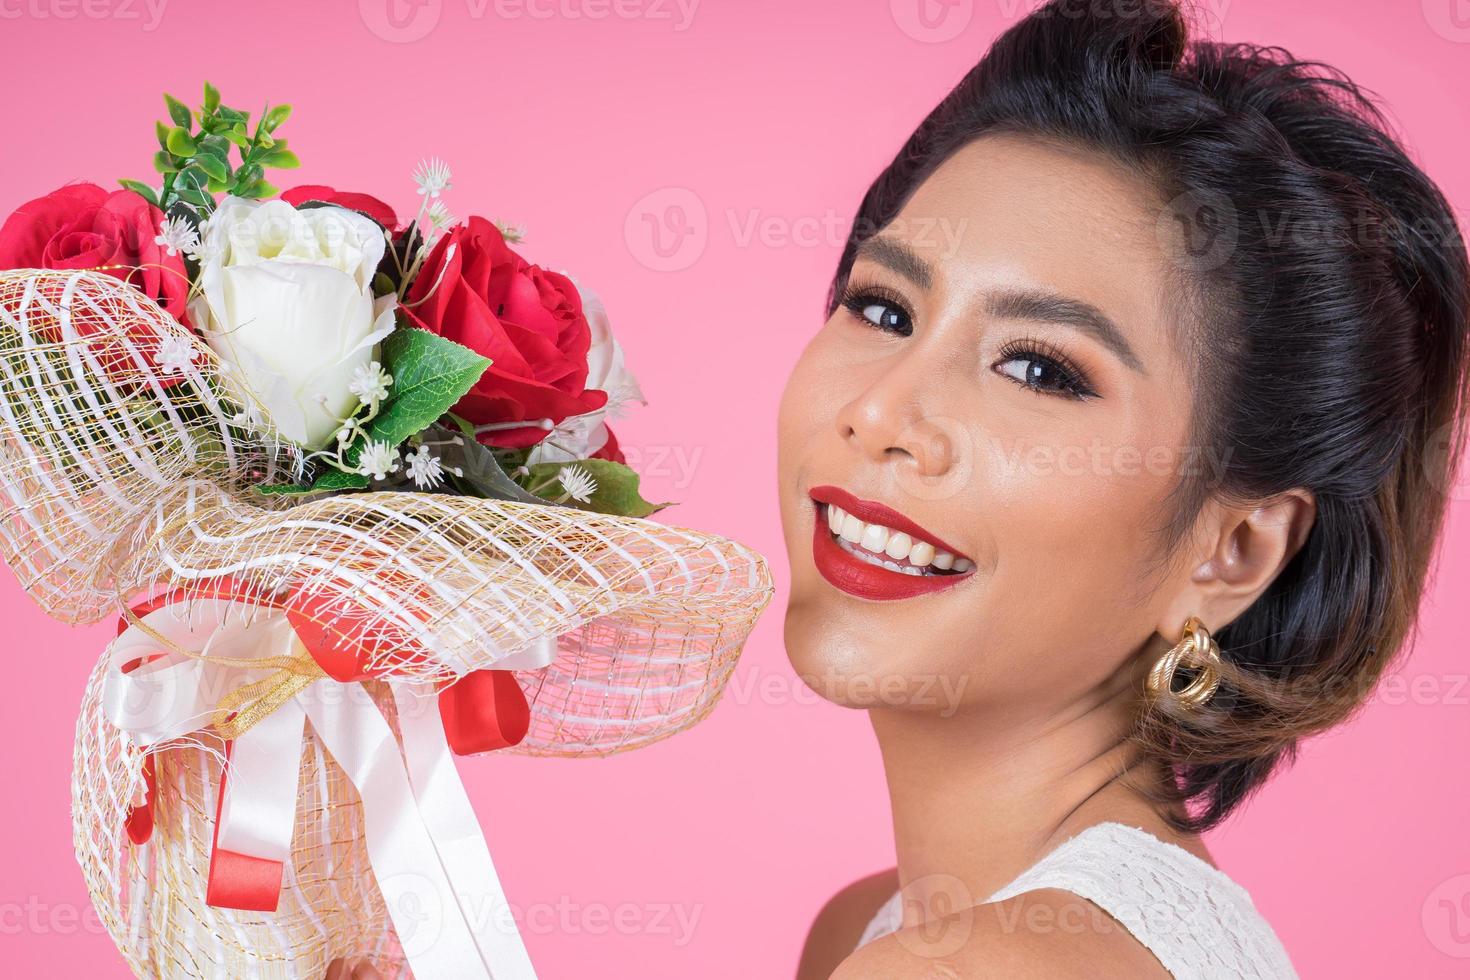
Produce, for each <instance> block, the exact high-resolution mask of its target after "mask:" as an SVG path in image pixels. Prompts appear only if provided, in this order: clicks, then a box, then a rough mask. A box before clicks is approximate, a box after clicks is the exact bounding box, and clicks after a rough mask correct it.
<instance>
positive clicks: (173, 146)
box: [167, 126, 199, 157]
mask: <svg viewBox="0 0 1470 980" xmlns="http://www.w3.org/2000/svg"><path fill="white" fill-rule="evenodd" d="M167 144H168V151H169V152H170V153H172V154H173V155H174V156H176V157H191V156H193V155H194V153H195V151H196V150H198V149H199V147H198V146H196V145H195V144H194V137H192V136H190V135H189V133H188V131H187V130H184V129H181V128H180V127H178V126H175V127H174V128H173V129H170V130H169V131H168V140H167Z"/></svg>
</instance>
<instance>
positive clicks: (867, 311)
mask: <svg viewBox="0 0 1470 980" xmlns="http://www.w3.org/2000/svg"><path fill="white" fill-rule="evenodd" d="M842 306H843V307H844V308H845V309H846V310H847V311H848V312H849V313H851V314H852V315H853V316H855V317H857V318H858V319H859V320H861V321H863V322H864V323H866V324H868V325H869V326H871V327H876V328H877V329H879V330H883V331H886V332H888V333H896V334H898V335H899V336H900V337H907V336H909V335H910V334H912V333H913V332H914V319H913V315H912V314H911V313H909V310H908V306H907V305H906V304H905V302H904V299H903V297H902V296H900V295H899V294H898V293H896V292H894V291H893V290H891V289H889V288H888V287H887V286H878V285H872V286H860V285H857V284H853V283H849V284H848V286H847V287H846V288H845V289H843V291H842Z"/></svg>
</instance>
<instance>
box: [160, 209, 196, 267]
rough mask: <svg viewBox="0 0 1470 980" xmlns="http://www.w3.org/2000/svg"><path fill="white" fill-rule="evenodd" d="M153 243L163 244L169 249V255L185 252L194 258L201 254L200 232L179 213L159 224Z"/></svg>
mask: <svg viewBox="0 0 1470 980" xmlns="http://www.w3.org/2000/svg"><path fill="white" fill-rule="evenodd" d="M153 244H155V245H162V246H163V247H164V248H166V249H168V254H169V255H178V254H179V253H180V252H183V253H184V254H185V255H187V256H189V257H190V258H194V257H195V256H196V255H198V254H199V234H198V232H196V231H195V230H194V229H193V228H192V227H190V225H189V222H187V221H185V220H184V219H183V218H181V217H179V216H178V215H175V216H173V217H172V218H164V219H163V221H162V222H161V223H160V224H159V226H158V236H157V237H156V238H154V239H153Z"/></svg>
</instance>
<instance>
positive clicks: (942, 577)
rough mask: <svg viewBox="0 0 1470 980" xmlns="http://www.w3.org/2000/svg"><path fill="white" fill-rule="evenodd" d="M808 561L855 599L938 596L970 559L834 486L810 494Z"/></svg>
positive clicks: (882, 508) (881, 507)
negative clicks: (811, 529) (813, 512)
mask: <svg viewBox="0 0 1470 980" xmlns="http://www.w3.org/2000/svg"><path fill="white" fill-rule="evenodd" d="M811 498H812V501H813V503H814V504H815V506H816V518H817V519H816V527H815V529H814V534H813V540H812V558H813V560H814V562H815V564H816V566H817V571H818V572H820V573H821V575H822V577H823V578H825V579H826V580H827V581H828V582H829V583H831V584H832V585H833V586H835V587H836V588H838V589H841V590H842V591H843V592H846V593H848V594H849V595H853V596H857V597H858V598H861V599H875V600H892V599H908V598H911V597H913V596H918V595H926V594H928V593H931V592H938V591H940V590H942V589H948V588H951V587H952V586H954V585H956V584H957V583H958V582H960V581H961V580H962V579H964V578H967V577H968V576H969V573H970V572H971V571H972V570H973V569H974V564H973V562H971V560H970V559H969V558H968V557H967V556H965V555H963V554H961V553H960V552H958V551H957V550H956V549H954V548H953V547H952V546H950V545H948V544H946V543H945V542H944V541H942V540H941V539H940V538H938V537H936V536H935V535H933V534H930V533H929V532H928V531H926V530H925V529H924V528H922V527H920V526H919V525H917V524H915V523H914V522H913V521H911V520H909V519H908V518H907V517H904V516H903V515H902V514H900V513H899V512H898V511H896V510H893V509H892V508H890V507H885V506H884V505H882V504H878V503H873V502H872V501H867V500H861V499H859V498H857V497H854V496H852V495H851V494H849V493H847V492H846V491H844V490H841V489H839V488H837V487H825V486H824V487H817V488H815V489H813V490H812V491H811Z"/></svg>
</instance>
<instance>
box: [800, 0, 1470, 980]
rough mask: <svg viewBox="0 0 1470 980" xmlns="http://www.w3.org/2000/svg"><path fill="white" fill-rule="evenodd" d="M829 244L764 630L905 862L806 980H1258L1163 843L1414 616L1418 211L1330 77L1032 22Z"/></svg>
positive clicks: (1284, 970) (975, 77)
mask: <svg viewBox="0 0 1470 980" xmlns="http://www.w3.org/2000/svg"><path fill="white" fill-rule="evenodd" d="M854 227H855V228H856V229H858V231H856V232H855V233H854V234H853V236H852V237H851V239H850V240H849V241H848V243H847V246H846V249H845V250H844V253H843V256H842V259H841V263H840V265H839V268H838V272H837V276H836V279H835V281H834V285H833V292H832V301H831V308H830V318H829V320H828V322H827V324H826V326H825V327H824V328H823V329H822V330H821V331H820V332H819V333H818V334H817V335H816V336H815V337H814V338H813V340H812V341H811V343H810V345H809V346H808V348H807V350H806V351H805V353H804V354H803V355H802V358H801V360H800V362H799V363H798V364H797V366H796V368H795V370H794V372H793V374H792V377H791V380H790V383H789V385H788V387H787V390H786V395H785V399H784V401H783V404H782V411H781V421H780V465H779V473H780V494H781V506H782V516H783V521H784V524H785V529H786V538H787V546H788V548H789V550H790V553H791V566H792V570H791V577H792V585H791V602H790V607H789V610H788V614H787V621H786V640H787V647H788V651H789V654H790V657H791V659H792V662H793V663H794V664H795V666H796V668H797V669H798V671H799V672H800V673H801V674H802V676H803V677H804V678H805V679H807V681H808V683H810V684H811V685H812V686H813V687H814V688H816V689H817V690H820V691H824V692H827V693H828V694H829V696H832V697H833V699H834V700H838V701H840V702H841V703H843V704H846V705H849V706H852V707H858V708H865V709H867V710H869V712H870V714H871V717H872V722H873V726H874V729H875V731H876V733H877V735H878V739H879V744H880V746H881V749H882V752H883V758H884V762H885V767H886V770H887V776H888V784H889V791H890V796H891V799H892V807H893V818H894V828H895V835H896V846H897V853H898V867H897V868H896V869H894V870H893V871H891V872H886V873H884V874H881V875H877V876H874V877H872V878H869V879H865V880H864V881H861V882H858V883H857V884H856V885H854V886H852V887H851V888H849V889H847V890H846V891H844V892H843V893H841V894H840V895H839V896H838V897H837V898H835V899H834V900H833V901H832V903H830V904H829V906H828V907H827V908H826V909H824V910H823V912H822V914H821V915H820V916H819V917H818V919H817V922H816V924H815V925H814V927H813V929H812V933H811V936H810V939H809V942H808V946H807V949H806V952H805V954H804V957H803V961H802V967H801V975H802V976H803V977H825V976H828V975H832V974H833V973H834V971H835V973H836V975H838V976H841V977H844V978H848V977H895V976H919V975H925V976H928V975H936V974H934V973H931V972H929V971H933V970H939V971H941V972H942V971H943V970H948V971H950V973H952V974H954V975H965V976H971V975H974V976H1007V977H1031V976H1035V977H1055V976H1070V975H1074V974H1075V975H1082V974H1083V973H1086V975H1090V976H1096V975H1105V976H1129V977H1145V976H1174V977H1179V978H1184V977H1212V978H1213V977H1270V978H1279V977H1289V976H1293V975H1294V974H1293V973H1292V968H1291V965H1290V961H1289V959H1288V958H1287V955H1286V953H1285V952H1284V951H1283V950H1282V948H1281V946H1280V944H1279V943H1278V942H1277V940H1276V938H1275V936H1274V934H1273V933H1272V931H1271V929H1270V927H1269V926H1268V925H1267V924H1266V923H1265V922H1264V920H1262V919H1261V917H1260V916H1259V914H1258V913H1257V912H1256V911H1255V908H1254V906H1253V905H1252V903H1251V900H1250V897H1249V895H1248V894H1246V892H1245V891H1244V890H1243V889H1241V888H1240V887H1239V886H1237V885H1235V884H1234V882H1232V881H1231V880H1230V879H1228V878H1227V877H1225V876H1224V875H1223V874H1222V873H1221V872H1220V871H1218V870H1217V869H1215V868H1214V867H1213V866H1212V863H1211V861H1210V858H1209V855H1208V853H1207V852H1206V850H1205V848H1204V847H1203V845H1202V844H1201V842H1200V839H1199V836H1198V835H1199V833H1200V832H1201V831H1202V830H1205V829H1207V828H1209V827H1211V826H1213V825H1215V824H1216V823H1218V822H1219V821H1220V820H1221V819H1223V818H1224V817H1225V816H1226V815H1227V814H1229V813H1230V812H1232V811H1233V810H1234V809H1235V808H1236V807H1238V806H1239V805H1240V804H1241V803H1242V802H1243V801H1244V800H1245V799H1246V797H1247V796H1248V795H1249V794H1250V792H1251V791H1252V790H1253V789H1255V788H1256V787H1258V786H1259V785H1260V784H1261V783H1262V782H1263V781H1264V780H1265V779H1266V778H1267V777H1268V776H1269V775H1270V774H1271V772H1272V771H1273V770H1274V769H1275V767H1276V765H1277V763H1278V762H1280V761H1282V760H1283V759H1286V758H1288V757H1289V756H1290V754H1291V752H1292V750H1293V748H1294V746H1295V744H1296V743H1297V741H1298V740H1299V739H1300V738H1302V737H1303V736H1306V735H1309V734H1312V733H1314V732H1318V731H1322V730H1323V729H1325V728H1328V727H1330V726H1331V725H1333V724H1336V723H1337V722H1339V721H1341V720H1342V719H1344V718H1345V717H1347V716H1348V715H1349V714H1350V713H1351V712H1352V710H1353V709H1354V708H1355V707H1356V706H1357V705H1359V704H1360V703H1361V701H1362V700H1363V698H1364V697H1366V696H1367V694H1368V693H1369V692H1370V691H1371V689H1372V685H1373V683H1374V682H1375V680H1376V679H1377V677H1378V676H1379V675H1380V674H1381V672H1382V671H1383V670H1384V668H1385V666H1386V665H1387V664H1388V663H1389V661H1390V660H1391V658H1392V657H1393V656H1394V654H1395V653H1396V652H1397V651H1398V650H1399V649H1400V648H1401V647H1402V646H1403V644H1404V641H1405V638H1406V637H1407V635H1408V633H1409V631H1410V628H1411V627H1412V624H1413V620H1414V616H1415V612H1416V609H1417V605H1418V599H1419V596H1420V595H1421V593H1422V590H1423V586H1424V581H1425V577H1426V574H1427V570H1428V568H1429V566H1430V563H1431V560H1432V558H1433V554H1434V546H1435V541H1436V539H1437V535H1438V531H1439V527H1440V524H1441V522H1442V519H1443V515H1444V509H1445V502H1446V498H1445V494H1444V488H1445V487H1447V486H1449V485H1450V476H1451V473H1452V471H1453V462H1454V460H1455V459H1456V454H1457V451H1458V449H1459V448H1460V447H1461V446H1462V445H1463V410H1464V400H1465V384H1466V350H1465V349H1466V333H1467V330H1466V327H1467V323H1466V318H1467V285H1466V283H1467V269H1466V258H1465V250H1464V247H1463V244H1462V243H1461V240H1460V237H1459V234H1458V231H1457V229H1456V226H1455V222H1454V218H1453V217H1452V215H1451V213H1450V211H1449V209H1448V207H1447V205H1446V203H1445V201H1444V199H1443V198H1442V197H1441V195H1440V193H1439V191H1438V190H1437V189H1436V188H1435V186H1434V185H1433V184H1432V183H1431V182H1430V181H1429V179H1428V178H1427V177H1425V176H1424V174H1423V173H1421V172H1420V171H1419V170H1418V169H1417V168H1416V167H1415V166H1414V165H1413V163H1411V162H1410V160H1409V159H1408V158H1407V157H1406V156H1405V154H1404V153H1403V151H1402V150H1401V149H1400V148H1399V146H1398V145H1397V143H1396V142H1395V141H1394V140H1393V139H1392V138H1391V137H1390V136H1389V135H1387V134H1386V130H1385V126H1384V123H1383V121H1382V118H1381V117H1380V116H1379V114H1378V112H1377V110H1376V109H1375V108H1374V107H1373V105H1372V104H1371V103H1370V102H1369V101H1368V99H1367V98H1366V97H1365V96H1364V95H1362V94H1361V93H1360V92H1359V90H1358V89H1357V88H1356V87H1354V86H1353V85H1352V83H1350V82H1349V81H1347V80H1346V79H1345V78H1343V77H1342V76H1340V75H1338V74H1337V73H1335V72H1333V71H1331V70H1330V69H1327V68H1325V67H1322V66H1319V65H1314V64H1310V63H1304V62H1299V61H1295V60H1293V59H1292V58H1291V57H1290V56H1289V55H1287V54H1286V53H1285V52H1282V51H1280V50H1276V49H1266V48H1257V47H1251V46H1223V45H1215V44H1209V43H1204V42H1196V41H1191V40H1189V38H1188V32H1187V28H1186V25H1185V22H1184V19H1183V18H1182V16H1181V14H1180V12H1179V10H1178V9H1177V8H1176V6H1175V5H1174V4H1172V3H1165V2H1153V0H1149V2H1145V3H1142V4H1139V3H1137V2H1130V3H1128V4H1127V5H1126V7H1125V6H1124V5H1119V6H1118V8H1117V9H1112V8H1111V7H1110V5H1108V4H1106V3H1103V4H1092V5H1090V6H1089V7H1088V8H1087V9H1086V10H1085V11H1084V10H1080V9H1079V8H1078V6H1077V5H1075V4H1073V5H1060V6H1059V5H1056V4H1051V5H1047V6H1045V7H1043V8H1041V9H1040V10H1038V11H1037V12H1035V13H1033V14H1032V15H1031V16H1029V17H1027V18H1026V19H1024V20H1023V21H1022V22H1020V23H1019V24H1017V25H1016V26H1015V27H1013V28H1012V29H1011V30H1010V31H1008V32H1007V33H1006V34H1005V35H1004V36H1003V37H1001V39H1000V40H999V41H997V42H996V44H995V46H994V47H993V48H992V49H991V51H990V52H989V53H988V54H987V55H986V56H985V58H984V59H983V60H982V61H981V62H980V64H979V65H977V66H976V68H975V69H974V70H973V71H972V72H971V73H970V74H969V75H968V76H967V77H966V78H965V79H964V81H962V82H961V83H960V85H959V86H958V87H957V88H956V89H955V90H954V91H953V92H952V93H950V95H949V96H948V97H947V98H946V99H945V100H944V101H943V102H942V103H941V104H940V105H939V106H938V107H937V108H936V109H935V110H934V111H933V112H932V113H931V114H930V116H929V117H928V118H927V119H926V120H925V121H924V122H923V124H922V125H921V126H920V127H919V128H918V130H917V131H916V132H915V133H914V134H913V136H912V137H911V138H910V139H909V141H908V143H907V144H906V145H905V146H904V147H903V149H902V150H901V151H900V152H899V154H898V155H897V157H896V158H895V160H894V162H893V163H892V164H891V165H890V166H889V167H888V168H887V169H886V170H885V171H884V172H883V173H882V174H881V175H880V176H879V177H878V179H877V181H876V182H875V183H874V184H873V186H872V188H871V189H870V191H869V192H868V194H867V196H866V198H865V199H864V200H863V202H862V205H861V207H860V209H859V213H858V215H857V220H856V221H855V222H854ZM936 229H937V230H936ZM941 232H942V233H941ZM1201 458H1205V459H1209V460H1211V461H1213V463H1214V464H1215V465H1213V466H1212V467H1210V468H1209V469H1208V470H1202V469H1201V468H1200V467H1199V465H1198V464H1199V460H1200V459H1201ZM834 677H836V678H840V679H841V680H842V681H844V683H832V679H833V678H834ZM936 679H939V680H942V681H943V683H942V684H939V685H937V686H936V685H935V684H934V683H933V682H934V681H935V680H936ZM858 680H863V681H867V682H868V683H856V681H858ZM936 688H937V689H940V690H943V691H945V692H949V693H948V694H947V695H946V697H945V699H944V700H943V703H940V702H939V701H937V700H936V699H935V697H934V694H933V692H934V691H935V690H936ZM833 691H841V692H842V694H841V695H832V694H831V692H833ZM1038 909H1039V910H1040V911H1041V912H1042V913H1043V914H1042V915H1041V916H1040V918H1038V917H1037V916H1036V915H1035V914H1034V913H1035V912H1036V911H1037V910H1038ZM1038 921H1043V922H1046V923H1049V924H1050V925H1048V926H1046V927H1044V928H1043V927H1037V926H1035V925H1033V924H1034V923H1035V922H1038ZM1018 922H1020V923H1023V924H1025V925H1023V926H1022V927H1018V926H1017V923H1018ZM1067 923H1071V924H1072V925H1071V926H1069V925H1066V924H1067ZM855 950H856V951H855ZM945 975H950V974H948V973H947V974H945Z"/></svg>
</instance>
